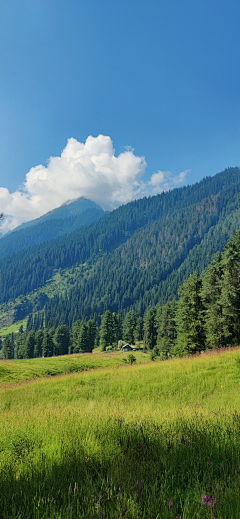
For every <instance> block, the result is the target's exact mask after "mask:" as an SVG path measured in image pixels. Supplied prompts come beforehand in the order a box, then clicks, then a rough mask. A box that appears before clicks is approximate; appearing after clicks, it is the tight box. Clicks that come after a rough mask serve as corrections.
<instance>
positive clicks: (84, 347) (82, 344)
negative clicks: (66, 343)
mask: <svg viewBox="0 0 240 519" xmlns="http://www.w3.org/2000/svg"><path fill="white" fill-rule="evenodd" d="M77 347H78V353H85V352H87V351H89V342H88V327H87V325H86V324H85V323H82V326H81V329H80V333H79V336H78V341H77Z"/></svg>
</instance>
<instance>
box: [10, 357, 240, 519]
mask: <svg viewBox="0 0 240 519" xmlns="http://www.w3.org/2000/svg"><path fill="white" fill-rule="evenodd" d="M140 355H143V354H139V359H138V360H139V361H140V360H142V361H143V360H145V359H144V358H143V357H142V358H141V357H140ZM90 357H91V358H92V362H93V363H94V362H96V366H95V368H96V369H95V370H94V369H93V370H91V371H85V372H81V373H74V374H72V375H63V376H61V377H52V378H48V379H47V378H44V379H39V380H36V381H35V382H33V383H31V384H17V383H16V384H14V385H13V386H12V387H6V380H3V382H2V384H1V387H0V412H1V421H0V464H1V473H0V484H1V493H0V516H1V518H4V519H13V518H14V519H15V518H18V519H20V518H21V519H30V518H38V519H40V518H41V519H42V518H46V519H50V518H59V519H60V518H62V519H63V518H69V519H70V518H85V519H91V518H99V517H100V518H107V519H113V518H114V519H115V518H116V519H124V518H125V519H142V518H143V519H167V518H169V519H176V518H178V519H179V518H180V517H181V519H193V518H194V519H199V518H209V519H210V518H211V519H213V518H215V519H238V518H239V517H240V481H239V474H240V391H239V390H240V351H238V350H236V349H235V350H232V351H228V352H222V353H219V354H211V355H210V354H208V355H207V354H204V355H201V356H199V357H197V358H195V359H176V360H171V361H167V362H157V363H156V362H151V363H142V364H140V363H138V364H137V365H133V366H130V365H129V366H122V367H119V359H120V358H121V355H109V356H106V355H92V356H90ZM72 358H73V359H74V358H77V359H80V358H82V359H85V358H87V355H82V356H81V355H78V356H75V357H72ZM101 358H102V360H100V359H101ZM105 358H107V359H108V360H106V362H109V363H111V362H112V363H113V364H112V367H111V366H110V364H108V368H107V369H99V368H102V366H103V364H104V362H105ZM62 359H65V358H64V357H63V358H62ZM42 360H43V361H47V360H49V361H50V360H51V361H52V362H55V363H56V365H57V363H58V361H59V359H42ZM34 362H36V364H37V363H38V362H39V361H20V362H19V366H20V368H19V370H21V369H22V370H23V376H22V378H20V379H21V380H24V373H26V366H27V364H29V365H31V363H34ZM82 362H85V361H82ZM114 362H115V363H116V364H115V365H114ZM5 364H6V365H7V364H10V363H7V362H1V364H0V367H2V366H3V365H5ZM12 364H15V363H12ZM12 364H11V366H12ZM16 365H18V363H16ZM21 366H22V368H21ZM97 368H98V369H97ZM117 368H118V369H117ZM19 373H20V371H19ZM19 373H18V377H19ZM4 376H5V375H3V377H4ZM25 378H26V377H25ZM0 380H1V375H0Z"/></svg>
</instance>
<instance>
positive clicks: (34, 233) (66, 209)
mask: <svg viewBox="0 0 240 519" xmlns="http://www.w3.org/2000/svg"><path fill="white" fill-rule="evenodd" d="M103 215H104V211H103V209H102V208H101V207H100V206H99V205H97V204H95V202H92V201H91V200H88V199H86V198H84V197H80V198H77V199H75V200H68V201H67V202H65V203H64V204H62V205H61V206H60V207H57V208H56V209H53V210H52V211H49V212H48V213H46V214H45V215H43V216H41V217H40V218H36V219H35V220H31V221H30V222H26V223H23V224H22V225H19V227H16V228H15V229H14V230H13V231H12V232H10V233H8V234H6V235H5V236H3V237H2V238H1V239H0V258H2V257H4V256H8V255H11V254H13V253H15V252H17V251H19V250H22V249H26V248H28V247H32V246H33V245H37V244H40V243H43V242H45V241H49V240H53V239H55V238H57V237H58V236H62V235H64V234H69V233H71V232H72V231H74V230H76V229H78V228H79V227H82V226H85V225H89V224H90V223H92V222H94V221H96V220H98V219H99V218H101V217H102V216H103Z"/></svg>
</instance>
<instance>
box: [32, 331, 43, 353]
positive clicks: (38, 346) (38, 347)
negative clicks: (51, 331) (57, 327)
mask: <svg viewBox="0 0 240 519" xmlns="http://www.w3.org/2000/svg"><path fill="white" fill-rule="evenodd" d="M43 337H44V333H43V330H38V331H37V332H36V334H35V348H34V357H35V358H37V357H42V348H43V346H42V343H43Z"/></svg>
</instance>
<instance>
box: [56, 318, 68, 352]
mask: <svg viewBox="0 0 240 519" xmlns="http://www.w3.org/2000/svg"><path fill="white" fill-rule="evenodd" d="M53 342H54V355H67V353H68V350H69V345H70V333H69V329H68V326H66V324H62V325H60V326H58V327H57V328H56V331H55V334H54V337H53Z"/></svg>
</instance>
